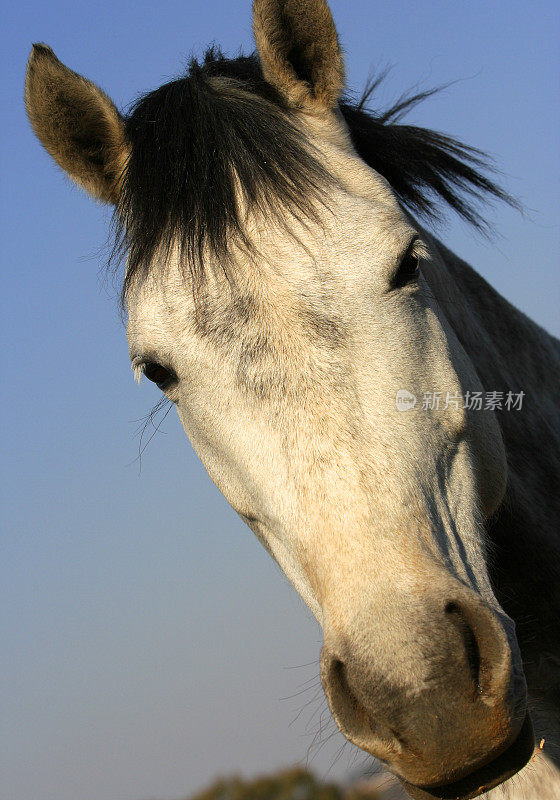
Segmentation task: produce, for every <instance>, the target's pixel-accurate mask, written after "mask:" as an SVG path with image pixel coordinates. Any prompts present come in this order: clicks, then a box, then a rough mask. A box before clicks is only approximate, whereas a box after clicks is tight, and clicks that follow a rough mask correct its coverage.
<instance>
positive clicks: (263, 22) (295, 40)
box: [253, 0, 344, 110]
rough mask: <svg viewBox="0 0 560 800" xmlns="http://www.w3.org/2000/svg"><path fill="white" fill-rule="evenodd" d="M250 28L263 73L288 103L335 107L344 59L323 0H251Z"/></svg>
mask: <svg viewBox="0 0 560 800" xmlns="http://www.w3.org/2000/svg"><path fill="white" fill-rule="evenodd" d="M253 30H254V33H255V41H256V43H257V49H258V52H259V56H260V59H261V63H262V68H263V74H264V77H265V78H266V80H267V81H268V82H269V83H271V84H272V85H273V86H275V87H276V89H278V91H279V92H280V93H281V94H282V95H283V96H284V98H285V99H286V100H287V102H288V104H289V105H291V106H294V107H305V106H307V107H309V106H310V105H312V106H313V105H315V106H316V107H317V106H318V107H320V108H323V109H329V110H330V109H333V108H334V107H335V106H336V103H337V101H338V99H339V97H340V95H341V93H342V89H343V86H344V62H343V59H342V53H341V49H340V45H339V42H338V36H337V33H336V28H335V24H334V21H333V18H332V15H331V12H330V9H329V7H328V5H327V3H326V1H325V0H254V3H253Z"/></svg>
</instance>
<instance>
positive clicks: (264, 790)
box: [189, 769, 381, 800]
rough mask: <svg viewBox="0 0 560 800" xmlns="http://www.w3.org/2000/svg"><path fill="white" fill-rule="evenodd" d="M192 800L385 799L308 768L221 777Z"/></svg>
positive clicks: (375, 793) (190, 799)
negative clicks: (326, 779)
mask: <svg viewBox="0 0 560 800" xmlns="http://www.w3.org/2000/svg"><path fill="white" fill-rule="evenodd" d="M189 800H381V795H380V794H378V793H377V792H375V791H370V790H368V791H365V790H360V789H357V788H353V789H346V790H345V789H343V788H341V787H340V786H337V785H335V784H329V783H320V782H319V781H317V780H316V778H314V776H313V775H312V774H311V773H310V772H307V771H306V770H304V769H288V770H285V771H283V772H278V773H277V774H276V775H272V776H270V775H269V776H266V777H263V778H257V779H255V780H249V781H244V780H242V779H241V778H231V779H228V780H219V781H216V783H214V784H212V786H210V787H209V788H208V789H205V790H204V791H202V792H200V793H199V794H196V795H194V796H193V797H191V798H189Z"/></svg>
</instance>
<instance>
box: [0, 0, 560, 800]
mask: <svg viewBox="0 0 560 800" xmlns="http://www.w3.org/2000/svg"><path fill="white" fill-rule="evenodd" d="M331 7H332V9H333V13H334V16H335V20H336V22H337V25H338V28H339V32H340V36H341V39H342V43H343V45H344V47H345V50H346V55H347V68H348V77H349V86H350V87H351V88H353V89H355V90H356V91H359V89H360V88H361V87H362V86H363V84H364V82H365V80H366V78H367V77H368V74H369V73H370V72H371V70H372V69H375V68H378V69H379V68H382V67H384V66H385V65H387V64H393V65H394V69H393V70H392V72H391V74H390V76H389V78H388V80H387V82H386V85H385V86H384V87H382V88H381V89H380V92H379V95H378V98H377V100H378V103H379V105H383V103H385V102H388V101H390V100H391V99H393V98H394V97H395V96H397V95H399V94H400V93H401V92H402V91H404V90H406V89H407V88H409V87H410V86H413V85H416V84H418V85H419V86H421V87H430V86H433V85H438V84H441V83H446V82H448V81H450V80H455V81H458V82H457V83H456V84H455V85H454V86H452V87H450V88H449V89H448V90H446V91H445V92H443V93H442V94H440V95H439V96H437V97H434V98H432V99H431V100H429V101H428V102H426V104H425V105H424V106H422V107H420V108H418V109H417V110H415V111H414V113H413V115H412V118H411V119H412V121H414V122H416V123H418V124H424V125H427V126H430V127H434V128H436V129H440V130H444V131H446V132H450V133H452V134H455V135H457V136H459V137H460V138H462V139H463V140H464V141H466V142H468V143H470V144H473V145H476V146H478V147H481V148H482V149H484V150H486V151H488V152H490V153H492V154H494V155H495V156H496V159H497V164H498V167H499V168H500V169H501V170H502V172H503V173H504V177H503V184H504V185H505V186H506V188H508V189H509V190H510V191H511V192H512V193H514V194H515V195H516V196H518V197H519V198H520V199H521V201H522V202H523V203H524V205H525V208H526V213H525V215H524V216H521V215H519V214H518V213H517V212H514V211H512V210H511V209H508V208H505V207H499V208H496V209H495V210H494V211H493V212H491V213H490V215H489V218H490V220H491V221H492V223H493V224H494V225H495V227H496V230H497V236H496V238H495V239H494V240H493V241H491V242H488V241H485V240H484V239H481V238H480V237H477V235H476V234H474V233H473V232H472V231H471V230H470V229H469V228H468V227H467V226H465V225H464V224H463V223H461V222H458V221H456V220H452V219H450V221H449V223H448V224H447V225H445V226H444V227H443V228H442V230H441V238H442V239H443V240H444V241H445V242H446V244H448V245H449V246H450V247H451V248H452V249H454V250H456V252H458V253H459V254H460V255H461V256H463V257H464V258H466V259H467V260H468V261H470V262H471V264H472V265H473V266H474V267H475V268H477V269H478V270H479V271H480V272H481V273H482V274H483V275H484V276H485V277H486V278H487V279H488V280H489V281H490V282H491V283H492V284H493V285H494V286H495V287H496V288H497V289H498V290H499V291H501V292H502V293H503V294H504V295H505V296H506V297H507V298H508V299H509V300H510V301H512V302H513V303H514V304H515V305H517V306H518V307H520V308H522V309H523V310H524V311H526V312H527V313H528V314H529V315H530V316H532V317H533V318H534V319H536V320H537V321H538V322H540V323H541V324H543V325H544V326H545V327H547V328H548V329H549V330H550V331H551V332H553V333H555V334H556V335H558V334H559V333H560V321H559V317H558V308H559V300H560V297H559V280H558V261H559V258H558V253H559V250H560V247H559V245H560V242H559V228H558V199H559V197H558V196H559V187H558V174H559V173H560V171H559V166H560V165H559V160H560V159H559V151H558V144H557V142H558V139H557V136H558V130H559V122H560V119H559V116H560V114H559V106H558V74H559V70H558V66H559V65H558V51H557V43H558V38H559V33H560V31H559V30H558V28H559V23H558V13H557V7H556V4H553V3H552V2H533V3H530V4H529V3H525V2H523V3H520V2H511V0H509V1H508V2H507V3H506V2H490V3H482V2H472V1H471V2H460V1H457V0H456V2H453V3H450V2H444V1H443V0H429V2H428V1H426V0H418V2H416V3H414V4H412V3H410V2H403V1H402V0H395V2H391V3H383V4H382V3H366V2H353V3H348V2H344V0H336V1H335V2H332V3H331ZM4 34H5V37H6V38H5V42H4V44H3V47H2V52H1V56H0V57H1V59H2V76H3V87H4V96H5V99H4V108H5V109H8V110H7V112H5V114H4V117H3V122H2V130H1V136H2V149H1V158H2V196H1V213H2V220H3V230H4V234H3V237H2V265H3V270H4V274H3V278H2V284H3V298H4V300H3V303H4V305H3V309H2V325H3V328H4V331H3V338H4V341H5V342H8V347H7V348H6V347H5V348H4V352H3V357H4V365H3V366H4V369H3V373H4V376H3V377H4V380H3V386H2V400H1V402H2V420H3V424H4V433H3V445H4V459H3V462H2V468H1V469H2V472H1V476H0V477H1V485H2V494H3V498H2V507H3V529H4V533H3V537H2V552H3V557H2V570H3V572H2V575H1V576H0V586H1V590H0V591H1V593H2V596H1V602H0V607H1V608H2V639H3V650H4V664H3V668H2V671H1V674H0V685H1V691H2V709H3V713H2V717H3V729H2V737H3V743H2V746H1V748H0V750H1V755H0V759H1V760H2V761H4V762H5V763H2V764H0V773H1V774H2V776H3V777H2V782H3V789H2V793H3V795H4V796H5V797H7V798H10V800H28V798H30V797H33V798H34V800H47V799H48V800H52V798H54V797H56V798H57V800H94V799H95V800H99V799H100V798H103V800H129V799H130V800H142V799H143V798H144V799H145V798H156V797H157V798H161V799H162V800H163V798H174V797H176V798H178V797H181V796H185V795H187V794H188V793H190V792H192V791H194V790H195V789H197V788H199V787H201V786H203V785H204V784H205V783H207V782H208V781H210V780H211V779H212V778H214V777H215V776H216V775H217V774H218V773H228V772H234V771H241V772H245V773H246V774H252V773H256V772H263V771H266V770H269V769H273V768H276V767H278V766H280V765H282V764H287V763H292V762H294V761H297V760H300V761H301V760H302V759H305V757H306V754H307V752H308V748H309V747H310V745H312V740H313V734H314V733H315V732H316V731H317V729H318V726H319V717H320V713H319V711H320V709H321V708H324V705H323V706H321V701H320V698H319V699H318V700H316V701H315V702H311V704H310V705H309V706H307V707H306V708H305V709H304V710H303V711H302V713H301V715H300V716H299V718H298V719H297V720H296V721H295V722H294V723H293V724H292V725H290V723H291V721H292V720H293V718H294V717H296V715H297V714H298V711H299V710H300V709H301V708H302V706H304V704H305V703H307V702H308V701H311V700H312V698H313V696H314V695H315V694H316V691H317V688H316V681H315V678H316V676H317V661H316V660H317V657H318V653H319V647H320V641H321V637H320V632H319V630H318V629H317V627H316V625H315V623H314V621H313V620H312V619H311V615H310V613H309V612H308V611H307V610H306V609H305V608H304V606H303V604H302V603H301V602H300V600H299V599H298V598H297V596H296V595H295V592H294V591H293V590H292V589H291V587H290V586H289V584H288V583H287V581H286V580H285V579H284V578H283V576H282V575H281V573H280V571H279V570H278V568H277V567H276V566H275V565H274V564H273V563H272V562H271V560H270V559H269V557H268V555H267V554H266V553H265V552H264V551H263V550H262V549H261V548H260V546H259V545H258V544H257V542H256V540H254V539H253V536H252V534H251V533H250V531H249V530H248V529H245V528H244V527H243V525H242V524H241V523H240V522H239V520H238V519H237V518H236V516H235V515H234V514H233V512H231V511H230V510H229V508H228V507H227V505H226V503H225V501H224V500H223V499H222V498H221V496H220V495H219V493H218V492H217V490H216V489H215V488H214V486H213V485H212V484H211V483H210V481H209V479H208V478H207V476H206V474H205V472H204V470H203V469H202V467H201V465H200V463H199V462H198V460H197V458H196V457H195V456H194V454H193V452H192V450H191V448H190V445H189V444H188V442H187V440H186V438H185V436H184V434H183V433H182V430H181V429H180V428H179V425H178V423H177V421H176V419H175V418H174V417H172V416H171V415H170V416H169V417H168V418H167V420H166V421H165V423H164V425H163V431H164V434H161V435H158V436H156V437H155V438H154V439H153V440H152V442H151V443H150V445H149V447H148V448H147V450H146V452H145V453H144V456H143V459H142V470H141V471H140V470H139V465H138V462H137V461H136V460H135V459H136V456H137V452H138V438H137V436H136V434H135V431H136V428H137V427H138V423H137V420H139V419H140V418H141V417H142V416H143V415H144V414H146V412H147V411H148V410H149V409H150V407H151V405H153V403H155V402H156V400H157V392H156V391H155V390H153V389H152V387H150V386H148V385H146V384H145V383H143V385H142V386H141V387H140V388H139V387H137V386H136V385H135V384H134V382H133V380H132V374H131V372H130V369H129V365H128V356H127V347H126V341H125V337H124V330H123V327H122V323H121V321H120V319H119V313H118V308H117V303H116V290H115V289H114V287H112V286H111V284H110V283H109V284H107V283H106V282H105V281H104V279H103V263H104V258H105V255H106V253H105V250H104V249H103V245H104V243H105V241H106V238H107V221H108V213H107V211H106V210H104V209H103V208H101V207H99V206H96V205H95V204H94V203H92V202H91V201H90V200H89V199H88V198H86V197H85V196H84V195H83V194H82V193H81V192H80V191H79V190H78V189H76V188H74V187H72V186H71V185H70V183H69V181H68V180H67V179H66V178H64V177H63V176H62V174H61V172H60V171H59V170H58V169H57V168H56V167H55V166H54V165H53V163H52V162H51V161H50V159H49V158H48V157H47V155H46V154H45V152H44V151H43V150H42V149H41V147H40V146H39V144H38V143H37V142H36V140H35V139H34V137H33V135H32V134H31V131H30V129H29V125H28V123H27V121H26V118H25V114H24V108H23V102H22V93H23V77H24V69H25V61H26V58H27V55H28V51H29V48H30V44H31V42H33V41H45V42H47V43H48V44H50V45H51V46H52V47H53V48H54V50H55V52H56V53H57V55H58V56H59V57H60V58H61V59H62V60H63V61H65V63H67V64H68V65H69V66H70V67H71V68H72V69H74V70H76V71H78V72H81V73H83V74H85V75H87V76H88V77H90V78H91V79H93V80H94V81H96V82H97V83H98V84H100V85H101V86H102V87H103V88H104V89H105V90H106V91H107V92H108V93H109V94H110V95H111V96H112V97H113V98H114V100H115V102H116V103H117V104H118V105H119V106H121V107H126V105H127V104H129V103H130V102H131V101H132V100H133V99H134V98H135V97H136V96H137V95H138V93H140V92H143V91H146V90H149V89H151V88H154V87H156V86H157V85H159V84H160V83H162V82H164V81H165V80H168V79H170V78H171V77H173V76H174V75H176V74H177V73H178V72H179V71H180V70H181V68H182V65H183V64H184V63H185V60H186V58H187V56H188V54H189V53H190V52H195V53H200V52H201V51H202V49H203V48H204V46H206V45H207V44H209V43H210V42H213V41H215V42H217V43H219V44H221V45H222V46H223V48H224V49H225V51H226V52H229V53H235V52H236V51H237V50H238V48H239V47H240V46H243V47H244V48H245V49H250V48H251V47H252V44H251V28H250V3H249V2H248V0H244V2H241V1H240V0H232V2H229V3H227V4H226V3H224V2H223V0H221V1H220V2H219V1H218V0H204V2H202V1H201V0H200V1H199V0H191V2H190V3H185V2H182V3H178V2H168V3H163V4H155V3H146V2H134V3H132V2H129V0H124V2H121V3H118V4H114V3H108V2H97V1H96V0H92V2H90V3H87V4H78V3H75V2H69V1H68V2H60V0H52V2H50V3H48V4H44V3H38V2H21V3H18V4H10V5H9V6H8V7H7V8H6V10H5V12H4ZM6 359H7V364H6ZM302 665H305V666H302ZM306 682H308V683H306ZM306 687H309V688H306ZM298 692H302V693H301V694H297V693H298ZM289 695H296V696H295V697H292V698H290V699H287V700H282V699H281V698H283V697H286V696H289ZM316 710H318V712H317V713H316V714H315V716H313V714H314V712H315V711H316ZM325 719H326V718H325ZM341 743H342V739H341V738H340V737H334V738H333V739H332V740H330V741H329V742H328V743H327V744H326V745H325V746H324V747H323V748H322V749H321V750H319V751H318V748H317V747H313V746H312V747H311V750H310V752H309V756H310V758H311V765H312V766H313V767H314V768H315V769H316V770H317V772H318V773H319V774H322V775H325V774H327V772H328V770H329V768H330V767H331V764H332V762H333V760H334V758H335V756H336V754H337V751H338V749H339V747H340V745H341ZM317 751H318V752H317ZM351 758H352V751H351V749H350V748H347V752H346V753H344V754H343V755H342V757H341V758H340V759H339V760H338V762H337V763H336V764H335V765H334V766H333V767H332V769H331V770H330V772H328V774H329V775H330V776H333V775H334V776H341V775H344V774H345V773H346V772H347V771H348V769H349V762H350V761H351ZM358 763H359V759H358Z"/></svg>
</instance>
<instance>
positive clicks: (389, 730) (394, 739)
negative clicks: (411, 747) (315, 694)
mask: <svg viewBox="0 0 560 800" xmlns="http://www.w3.org/2000/svg"><path fill="white" fill-rule="evenodd" d="M321 677H322V680H323V686H324V689H325V693H326V695H327V699H328V701H329V705H330V707H331V711H332V713H333V716H334V718H335V720H336V722H337V725H338V727H339V728H340V730H341V731H342V733H343V734H344V735H345V736H346V737H347V738H348V739H350V740H351V741H352V742H354V744H356V745H357V746H358V747H361V748H362V749H363V750H366V751H368V752H372V750H371V748H372V747H373V746H374V745H375V748H376V752H375V754H376V755H377V756H378V757H379V758H394V757H395V755H396V754H397V753H399V752H401V750H402V748H403V747H404V746H405V744H406V743H405V742H404V740H403V739H402V737H401V736H400V735H399V732H398V731H396V730H395V729H394V728H393V727H391V726H390V725H388V724H386V723H385V722H384V720H383V719H382V718H381V717H380V716H379V715H378V714H377V713H376V712H375V710H374V711H373V713H372V712H371V711H370V710H369V709H368V706H369V705H370V704H369V703H368V705H367V706H366V705H365V704H364V703H363V702H362V700H361V699H360V698H359V697H358V696H357V694H356V693H355V691H354V690H353V689H352V686H351V684H350V681H349V678H348V669H347V666H346V664H345V663H344V662H343V661H341V660H340V659H338V658H333V657H329V656H327V655H326V653H325V652H324V654H323V658H322V670H321Z"/></svg>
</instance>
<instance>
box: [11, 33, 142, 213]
mask: <svg viewBox="0 0 560 800" xmlns="http://www.w3.org/2000/svg"><path fill="white" fill-rule="evenodd" d="M25 104H26V108H27V114H28V116H29V120H30V122H31V125H32V126H33V130H34V131H35V133H36V135H37V137H38V139H39V140H40V142H41V144H42V145H43V147H44V148H45V149H46V150H47V151H48V153H50V155H51V156H52V157H53V158H54V160H55V161H56V162H57V164H58V165H59V166H60V167H62V169H63V170H64V171H65V172H66V173H67V174H68V175H69V176H70V177H71V178H72V179H73V180H74V181H76V183H78V184H79V185H80V186H81V187H82V188H83V189H85V190H86V191H87V192H88V193H89V194H91V195H92V196H93V197H95V198H96V199H98V200H101V201H103V202H106V203H113V204H115V203H116V202H117V200H118V194H119V184H120V177H121V175H122V172H123V169H124V167H125V164H126V158H127V154H128V148H127V146H126V138H125V130H124V122H123V119H122V117H121V115H120V113H119V112H118V110H117V108H116V107H115V105H114V103H113V102H112V101H111V100H110V98H109V97H107V95H106V94H105V93H104V92H103V91H102V90H101V89H100V88H99V87H98V86H96V85H95V84H94V83H92V82H91V81H88V80H87V79H86V78H83V77H82V76H81V75H78V74H77V73H76V72H73V71H72V70H71V69H68V67H66V66H65V65H64V64H63V63H62V62H61V61H59V60H58V58H57V57H56V56H55V54H54V53H53V51H52V50H51V48H50V47H48V46H47V45H45V44H35V45H33V50H32V51H31V55H30V57H29V61H28V64H27V75H26V80H25Z"/></svg>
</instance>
